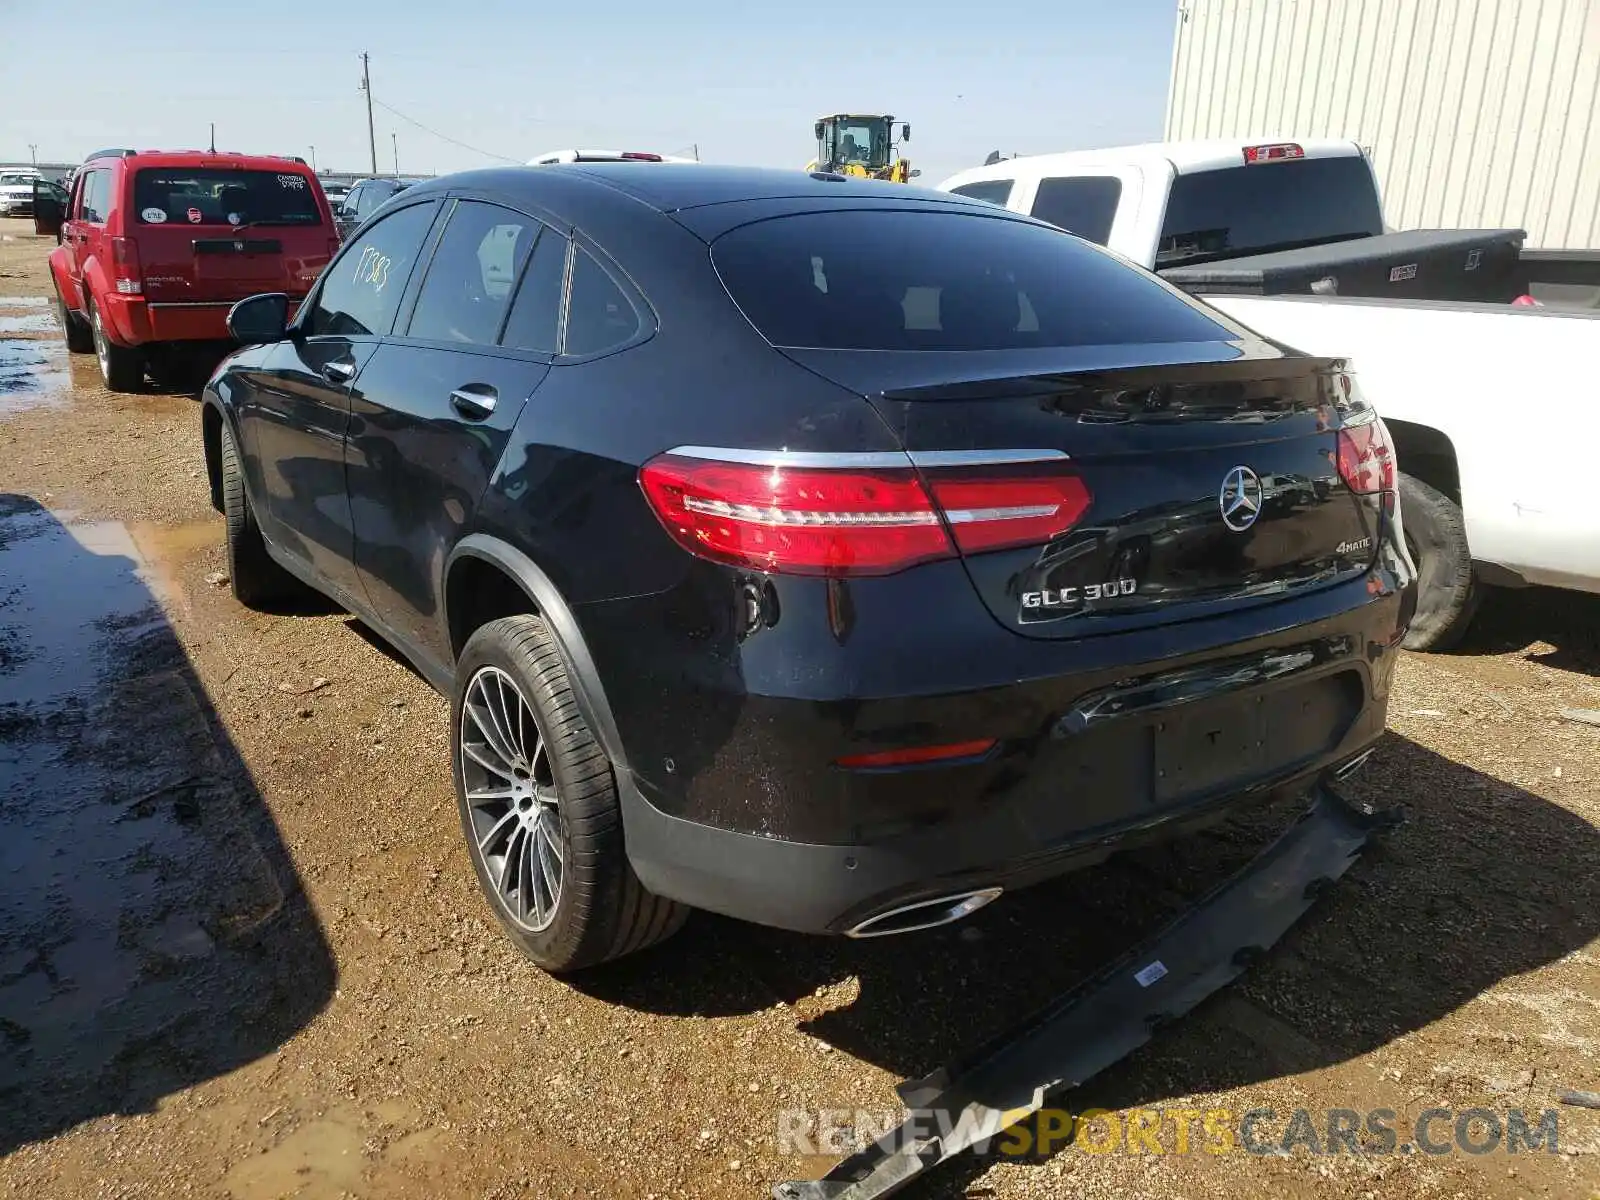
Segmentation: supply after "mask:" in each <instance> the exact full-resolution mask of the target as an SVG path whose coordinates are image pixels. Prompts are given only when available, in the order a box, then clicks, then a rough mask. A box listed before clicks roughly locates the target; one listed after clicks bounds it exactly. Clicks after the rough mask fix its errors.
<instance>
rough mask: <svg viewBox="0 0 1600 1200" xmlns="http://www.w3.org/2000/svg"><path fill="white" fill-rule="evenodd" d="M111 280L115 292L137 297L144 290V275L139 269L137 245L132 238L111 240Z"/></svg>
mask: <svg viewBox="0 0 1600 1200" xmlns="http://www.w3.org/2000/svg"><path fill="white" fill-rule="evenodd" d="M111 279H112V284H113V286H115V287H116V289H117V291H119V292H121V293H122V294H123V295H125V296H137V295H139V294H140V293H141V292H142V291H143V290H144V274H143V272H142V271H141V270H140V268H139V243H138V242H136V241H134V240H133V239H132V238H126V237H114V238H112V239H111Z"/></svg>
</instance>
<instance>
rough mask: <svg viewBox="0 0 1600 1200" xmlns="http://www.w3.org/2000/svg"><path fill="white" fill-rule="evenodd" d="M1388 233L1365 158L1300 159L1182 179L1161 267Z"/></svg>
mask: <svg viewBox="0 0 1600 1200" xmlns="http://www.w3.org/2000/svg"><path fill="white" fill-rule="evenodd" d="M1382 232H1383V215H1382V213H1380V212H1379V210H1378V193H1377V189H1376V188H1375V187H1373V183H1372V172H1371V171H1370V170H1369V169H1368V167H1367V162H1366V160H1365V159H1363V158H1358V157H1356V156H1355V155H1345V156H1342V157H1339V158H1299V159H1290V160H1288V161H1278V162H1265V163H1257V164H1253V165H1250V166H1237V167H1224V168H1222V169H1221V170H1216V171H1197V172H1194V173H1192V174H1188V175H1179V176H1178V177H1177V178H1176V179H1174V180H1173V181H1172V192H1171V194H1170V196H1169V197H1168V199H1167V215H1166V220H1165V221H1164V222H1163V224H1162V228H1161V241H1160V244H1159V245H1158V246H1157V247H1156V266H1157V267H1175V266H1178V265H1179V264H1180V263H1201V262H1210V261H1213V260H1215V259H1221V258H1237V257H1239V256H1241V255H1246V254H1266V253H1269V252H1270V251H1273V250H1293V249H1295V248H1296V247H1299V246H1313V245H1317V244H1318V243H1322V242H1335V241H1342V240H1344V239H1347V238H1354V237H1366V236H1368V235H1371V234H1380V233H1382Z"/></svg>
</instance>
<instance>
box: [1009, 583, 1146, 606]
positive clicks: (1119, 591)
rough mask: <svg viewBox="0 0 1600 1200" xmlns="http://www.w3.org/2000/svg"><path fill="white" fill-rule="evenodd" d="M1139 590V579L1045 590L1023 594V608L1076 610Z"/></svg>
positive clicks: (1129, 594)
mask: <svg viewBox="0 0 1600 1200" xmlns="http://www.w3.org/2000/svg"><path fill="white" fill-rule="evenodd" d="M1138 590H1139V581H1138V580H1137V579H1126V578H1125V579H1108V580H1106V581H1105V582H1104V583H1086V584H1084V585H1083V586H1082V587H1064V588H1045V589H1044V590H1043V591H1042V592H1023V593H1022V607H1023V608H1074V607H1076V606H1077V605H1079V604H1082V603H1083V602H1084V601H1085V600H1110V599H1111V598H1112V597H1114V596H1131V595H1133V594H1134V593H1135V592H1137V591H1138Z"/></svg>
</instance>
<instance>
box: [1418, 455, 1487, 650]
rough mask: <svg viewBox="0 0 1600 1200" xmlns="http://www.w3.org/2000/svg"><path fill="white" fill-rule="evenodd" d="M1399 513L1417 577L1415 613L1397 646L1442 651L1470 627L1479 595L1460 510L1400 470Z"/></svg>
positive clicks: (1452, 644)
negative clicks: (1403, 638) (1406, 631)
mask: <svg viewBox="0 0 1600 1200" xmlns="http://www.w3.org/2000/svg"><path fill="white" fill-rule="evenodd" d="M1400 515H1401V520H1402V522H1403V523H1404V525H1405V534H1406V549H1407V550H1409V551H1410V553H1411V560H1412V561H1413V562H1414V563H1416V564H1417V575H1418V580H1417V612H1416V615H1415V616H1414V617H1413V618H1412V620H1411V629H1410V631H1409V632H1408V633H1407V634H1406V637H1405V641H1403V642H1402V643H1401V645H1403V646H1404V647H1405V648H1406V649H1407V650H1448V649H1449V648H1450V647H1452V646H1454V645H1455V644H1456V643H1457V642H1459V641H1460V640H1461V638H1462V636H1463V635H1464V634H1465V633H1466V631H1467V626H1468V625H1470V624H1471V623H1472V617H1473V614H1474V613H1476V612H1477V610H1478V601H1479V599H1480V598H1481V592H1482V589H1481V588H1479V587H1478V585H1477V582H1476V581H1475V580H1474V579H1473V577H1472V551H1471V550H1470V549H1469V548H1468V546H1467V529H1466V525H1465V524H1464V523H1463V522H1462V520H1461V509H1460V508H1459V507H1457V506H1456V504H1455V503H1454V502H1453V501H1451V499H1450V498H1449V497H1448V496H1446V495H1444V494H1442V493H1441V492H1438V491H1436V490H1435V489H1434V488H1431V487H1429V486H1428V485H1427V484H1425V483H1423V482H1422V480H1420V479H1417V478H1415V477H1414V476H1411V475H1407V474H1405V472H1403V471H1402V472H1401V473H1400Z"/></svg>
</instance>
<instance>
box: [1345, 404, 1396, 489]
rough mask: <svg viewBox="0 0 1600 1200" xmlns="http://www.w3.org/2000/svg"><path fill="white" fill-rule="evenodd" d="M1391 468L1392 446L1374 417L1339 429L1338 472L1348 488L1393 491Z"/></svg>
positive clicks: (1380, 422) (1387, 435)
mask: <svg viewBox="0 0 1600 1200" xmlns="http://www.w3.org/2000/svg"><path fill="white" fill-rule="evenodd" d="M1394 469H1395V468H1394V446H1393V445H1392V444H1391V443H1390V441H1389V431H1388V430H1387V429H1385V428H1384V427H1383V422H1382V421H1380V420H1379V419H1378V418H1377V417H1373V418H1371V419H1370V420H1368V421H1365V422H1363V423H1361V424H1359V425H1346V426H1345V427H1344V428H1343V429H1341V430H1339V474H1340V476H1341V477H1342V478H1343V479H1344V481H1345V483H1346V484H1348V485H1349V487H1350V490H1351V491H1352V492H1359V493H1361V494H1362V495H1371V494H1372V493H1374V492H1392V491H1394Z"/></svg>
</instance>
